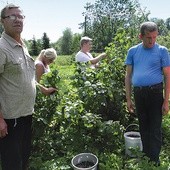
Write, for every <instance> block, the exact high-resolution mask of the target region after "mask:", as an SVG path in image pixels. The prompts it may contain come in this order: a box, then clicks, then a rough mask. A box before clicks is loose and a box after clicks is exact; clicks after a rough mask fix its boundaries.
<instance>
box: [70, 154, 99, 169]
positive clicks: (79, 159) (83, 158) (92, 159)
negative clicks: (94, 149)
mask: <svg viewBox="0 0 170 170" xmlns="http://www.w3.org/2000/svg"><path fill="white" fill-rule="evenodd" d="M84 162H89V163H92V164H93V165H92V166H90V167H87V168H83V167H80V166H79V165H80V164H82V163H84ZM71 164H72V167H73V168H74V170H97V165H98V158H97V156H96V155H94V154H92V153H80V154H78V155H76V156H75V157H73V158H72V160H71Z"/></svg>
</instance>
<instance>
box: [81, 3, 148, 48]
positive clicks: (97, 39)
mask: <svg viewBox="0 0 170 170" xmlns="http://www.w3.org/2000/svg"><path fill="white" fill-rule="evenodd" d="M85 9H86V11H85V12H84V13H83V15H84V16H85V22H84V23H82V24H81V28H84V27H85V29H84V30H85V35H89V36H93V37H92V38H93V43H94V45H95V47H96V49H97V50H99V49H100V50H104V47H105V46H107V45H108V44H109V43H110V42H111V41H112V39H113V38H114V36H115V34H116V31H117V30H118V28H120V27H122V28H125V29H126V30H127V29H129V30H130V31H132V35H133V36H134V34H135V33H137V31H138V27H139V24H140V23H141V22H143V21H146V20H148V15H149V13H146V12H145V10H144V9H142V8H141V7H140V4H139V2H138V1H132V0H96V2H95V4H90V3H87V4H86V6H85ZM134 31H135V32H134Z"/></svg>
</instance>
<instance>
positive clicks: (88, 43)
mask: <svg viewBox="0 0 170 170" xmlns="http://www.w3.org/2000/svg"><path fill="white" fill-rule="evenodd" d="M80 47H81V49H80V51H79V52H78V53H77V54H76V57H75V60H76V62H90V64H91V65H90V67H91V68H96V67H98V66H99V61H100V60H101V59H103V58H105V57H106V53H101V54H100V55H98V56H97V57H95V58H94V57H93V56H92V54H91V53H90V50H91V47H92V39H91V38H89V37H87V36H85V37H82V38H81V40H80Z"/></svg>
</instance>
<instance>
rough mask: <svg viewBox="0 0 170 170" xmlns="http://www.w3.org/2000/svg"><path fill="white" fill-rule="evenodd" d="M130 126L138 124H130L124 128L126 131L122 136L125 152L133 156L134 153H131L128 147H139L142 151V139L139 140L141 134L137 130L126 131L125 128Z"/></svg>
mask: <svg viewBox="0 0 170 170" xmlns="http://www.w3.org/2000/svg"><path fill="white" fill-rule="evenodd" d="M131 126H137V127H138V128H139V126H138V125H137V124H130V125H129V126H128V127H127V128H126V132H125V133H124V138H125V154H126V155H129V156H130V157H135V155H134V154H132V153H131V151H130V148H139V150H140V151H142V149H143V147H142V141H141V136H140V133H139V132H136V131H129V132H127V129H128V128H129V127H131Z"/></svg>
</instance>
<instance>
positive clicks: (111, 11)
mask: <svg viewBox="0 0 170 170" xmlns="http://www.w3.org/2000/svg"><path fill="white" fill-rule="evenodd" d="M84 9H85V11H84V12H83V13H82V15H83V16H84V21H82V23H80V24H79V25H80V29H82V34H79V33H76V34H73V33H72V31H71V29H70V28H66V29H65V30H64V31H63V35H62V37H60V38H59V39H58V40H57V41H56V42H53V43H51V42H50V39H49V37H48V35H47V34H46V33H45V32H44V33H43V35H42V38H41V39H36V38H35V37H33V38H32V39H31V40H25V42H26V44H27V46H28V48H29V52H30V54H31V55H32V56H37V55H38V54H39V52H40V50H41V49H46V48H48V47H53V48H55V49H56V50H57V53H58V54H60V55H70V54H73V53H75V52H77V51H78V50H79V46H80V45H79V40H80V37H81V36H84V35H86V36H90V37H91V38H92V39H93V51H95V52H101V51H104V50H105V47H107V46H108V45H109V44H110V43H111V42H112V41H113V38H114V37H115V35H116V32H117V30H118V29H120V28H122V29H125V30H126V32H127V33H128V34H129V35H130V39H131V40H132V41H133V42H134V44H135V43H137V42H138V41H139V39H138V34H139V26H140V24H141V23H142V22H144V21H149V20H150V21H154V22H156V23H157V25H158V27H159V35H160V36H159V37H158V42H159V43H160V44H162V45H165V46H166V47H167V48H168V49H170V42H169V41H168V40H169V39H170V17H169V18H167V19H166V20H163V19H160V18H149V14H150V12H149V11H146V8H142V7H141V5H140V3H139V2H138V1H132V0H123V1H122V0H107V1H106V0H96V2H95V3H94V4H91V3H87V4H86V6H85V7H84ZM2 31H3V28H2V25H0V34H1V33H2Z"/></svg>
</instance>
